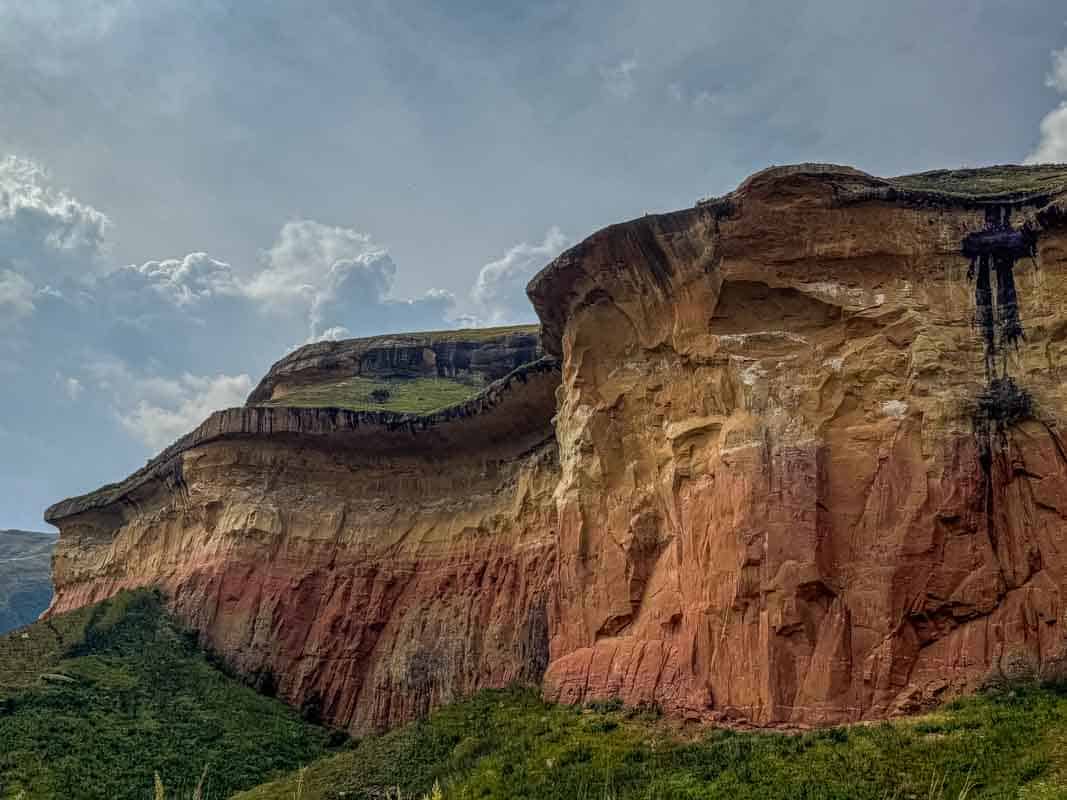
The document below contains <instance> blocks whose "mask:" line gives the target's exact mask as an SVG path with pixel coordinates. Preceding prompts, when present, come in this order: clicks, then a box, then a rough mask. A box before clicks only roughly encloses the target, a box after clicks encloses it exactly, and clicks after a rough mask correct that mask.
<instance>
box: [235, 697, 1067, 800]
mask: <svg viewBox="0 0 1067 800" xmlns="http://www.w3.org/2000/svg"><path fill="white" fill-rule="evenodd" d="M1065 768H1067V693H1063V692H1058V691H1055V690H1051V689H1039V688H1036V687H1029V688H1017V689H1014V690H1010V691H1008V690H1005V691H1003V692H1001V693H999V694H988V695H984V696H979V697H974V698H969V699H966V700H961V701H957V702H955V703H953V704H951V705H949V706H947V707H946V708H945V709H944V710H942V711H940V712H939V713H936V714H932V715H927V716H925V717H918V718H915V719H910V720H903V721H898V722H893V723H884V724H876V725H870V726H856V727H851V728H834V729H829V730H823V731H817V732H811V733H805V734H784V733H734V732H730V731H725V730H710V729H703V730H699V729H684V728H678V727H677V726H675V725H672V724H668V723H666V722H665V721H662V720H657V719H656V718H655V716H654V715H651V714H640V713H633V712H626V711H624V710H622V709H612V708H611V707H610V706H608V707H601V708H599V709H596V710H593V709H585V710H580V709H574V708H565V707H559V706H549V705H545V704H544V703H542V702H541V701H540V699H539V698H538V696H537V694H536V693H534V692H532V691H526V690H508V691H495V692H484V693H482V694H479V695H478V696H476V697H475V698H473V699H471V700H469V701H467V702H464V703H460V704H458V705H454V706H451V707H447V708H444V709H442V710H440V711H438V712H437V713H435V714H433V715H432V716H431V717H430V718H429V719H428V720H427V721H423V722H418V723H414V724H411V725H409V726H407V727H405V728H402V729H399V730H396V731H393V732H392V733H389V734H386V735H383V736H376V737H368V738H366V739H364V740H362V741H361V742H359V743H358V744H357V745H356V747H355V748H354V749H352V750H350V751H347V752H344V753H341V754H339V755H336V756H332V757H328V758H325V759H323V760H322V761H319V762H318V763H316V764H313V765H312V766H311V767H309V768H308V769H307V770H305V771H304V772H303V774H302V775H298V774H294V775H291V776H289V777H288V778H286V779H284V780H281V781H278V782H275V783H271V784H267V785H264V786H261V787H258V788H257V789H254V790H252V791H249V792H246V793H243V794H240V795H238V797H239V798H240V800H292V798H294V797H296V796H298V795H299V796H300V797H302V798H303V800H326V799H327V798H331V799H332V798H346V800H370V798H385V797H389V798H393V800H397V798H400V800H418V799H419V798H421V797H423V796H424V795H425V794H427V793H428V792H429V791H430V790H431V788H432V787H433V785H434V783H435V782H439V784H440V787H441V789H442V792H443V797H444V798H445V800H459V799H460V798H471V799H472V800H473V798H498V799H499V800H505V798H506V799H507V800H518V799H519V798H526V800H623V799H624V798H626V799H629V798H633V799H634V800H637V799H638V798H640V799H641V800H647V799H649V798H651V799H652V800H674V799H679V800H680V799H681V798H685V799H686V800H697V799H698V798H700V800H710V799H711V798H725V799H727V800H768V799H770V798H797V800H800V799H801V798H806V799H807V800H817V799H821V798H826V799H827V800H865V799H869V800H894V799H896V800H905V798H921V800H957V799H958V798H963V797H966V798H968V800H976V799H977V798H1013V799H1018V800H1037V798H1067V770H1065ZM298 787H299V788H298Z"/></svg>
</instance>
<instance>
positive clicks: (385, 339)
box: [248, 325, 542, 404]
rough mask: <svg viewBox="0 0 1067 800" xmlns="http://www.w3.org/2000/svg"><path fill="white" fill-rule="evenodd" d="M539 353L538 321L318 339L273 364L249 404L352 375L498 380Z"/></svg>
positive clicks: (262, 401)
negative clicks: (464, 329) (364, 336)
mask: <svg viewBox="0 0 1067 800" xmlns="http://www.w3.org/2000/svg"><path fill="white" fill-rule="evenodd" d="M541 355H542V353H541V340H540V336H539V335H538V330H537V326H536V325H515V326H512V327H507V328H485V329H482V330H466V331H440V332H437V333H400V334H390V335H388V336H373V337H370V338H367V339H345V340H342V341H337V342H316V343H314V344H309V345H305V346H303V347H301V348H299V349H297V350H294V351H293V352H292V353H290V354H289V355H287V356H286V357H285V358H283V359H282V360H281V361H279V362H278V363H277V364H275V365H274V366H273V367H271V369H270V372H268V373H267V374H266V376H264V378H263V380H261V381H260V382H259V385H258V386H256V388H255V389H253V390H252V394H251V395H249V397H248V402H249V403H250V404H256V403H265V402H268V401H284V400H285V397H286V395H288V394H289V393H290V392H292V391H293V390H294V389H297V388H299V387H302V386H307V385H309V384H319V383H324V382H327V381H329V380H332V379H336V378H338V377H342V378H347V377H351V376H354V375H361V376H365V377H386V378H397V377H403V378H418V377H433V376H440V377H450V378H454V377H462V376H465V375H469V376H476V377H479V378H481V379H483V380H485V381H487V382H488V381H495V380H499V379H500V378H503V377H504V376H505V375H507V374H508V373H509V372H511V371H512V370H513V369H516V368H518V367H521V366H522V365H523V364H528V363H530V362H531V361H536V360H537V359H538V358H540V357H541Z"/></svg>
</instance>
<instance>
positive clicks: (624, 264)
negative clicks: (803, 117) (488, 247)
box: [531, 167, 1067, 722]
mask: <svg viewBox="0 0 1067 800" xmlns="http://www.w3.org/2000/svg"><path fill="white" fill-rule="evenodd" d="M1051 201H1052V198H1049V197H1039V198H1036V199H1032V200H1030V201H1022V202H1018V203H1014V204H1012V203H1007V204H996V203H994V204H992V205H991V206H983V205H982V204H980V203H976V202H971V201H964V200H962V199H959V198H946V197H942V196H937V195H924V194H906V193H902V192H898V190H897V189H895V188H894V187H892V186H891V185H889V184H887V183H886V182H884V181H881V180H878V179H873V178H870V177H869V176H866V175H863V174H862V173H857V172H855V171H851V170H845V169H839V168H811V167H808V168H794V169H783V170H771V171H768V172H766V173H760V174H757V175H755V176H753V177H752V178H750V179H749V180H748V181H747V182H746V183H745V184H743V185H742V186H741V187H740V189H739V190H738V191H737V192H736V193H735V194H734V195H732V196H730V197H728V198H725V199H723V200H720V201H713V202H710V203H707V204H704V205H701V206H698V207H697V208H695V209H693V210H691V211H687V212H681V213H678V214H672V215H667V216H662V217H645V218H643V219H640V220H636V221H634V222H632V223H629V224H627V225H625V226H617V227H615V228H609V229H607V230H606V231H603V232H601V233H599V234H597V235H595V236H593V237H592V238H590V239H589V240H587V241H586V242H584V243H582V244H581V245H579V246H578V247H577V248H575V249H574V250H572V251H570V252H569V253H566V254H564V255H563V256H561V257H560V258H559V259H558V260H557V262H555V263H554V264H553V265H551V266H550V267H548V268H547V269H546V270H545V271H544V272H543V273H542V275H541V276H539V278H538V279H537V280H536V281H535V282H534V283H533V284H532V285H531V296H532V298H533V300H534V303H535V305H536V307H537V309H538V311H539V313H540V314H541V317H542V320H543V322H544V324H545V328H546V331H547V332H548V338H547V340H546V347H547V349H548V350H549V351H551V352H554V353H557V354H559V355H561V356H562V359H563V389H562V391H561V393H560V395H561V398H562V405H561V408H560V411H559V420H560V424H559V427H558V430H557V435H558V438H559V446H560V462H561V465H562V476H561V480H560V484H559V486H558V488H557V490H556V496H557V512H558V514H559V521H560V531H559V553H558V559H559V564H560V567H559V582H558V585H557V593H556V596H555V598H556V599H555V602H554V605H553V607H552V614H551V619H550V621H551V625H550V629H551V631H552V639H551V661H550V665H549V669H548V673H547V675H546V678H545V693H546V694H547V695H548V696H549V697H550V698H552V699H559V700H564V701H568V702H578V701H581V700H583V699H586V698H590V697H600V696H605V695H616V694H617V695H619V696H621V697H622V698H623V699H624V700H626V701H627V702H630V703H640V702H655V703H658V704H660V705H662V706H664V707H665V708H667V709H670V710H672V711H674V712H675V713H679V714H687V715H694V716H712V717H719V716H726V717H734V718H738V717H741V718H746V719H749V720H753V721H757V722H830V721H835V722H836V721H847V720H856V719H860V718H867V717H877V716H881V715H884V714H888V713H892V712H896V711H902V710H908V709H912V708H915V707H917V706H918V705H920V704H922V703H925V702H929V701H931V700H934V699H936V698H937V697H938V696H940V695H943V694H944V693H945V692H954V691H958V690H961V689H963V688H965V687H967V686H971V685H974V684H975V683H977V682H979V681H981V680H984V679H985V678H986V677H987V676H989V675H990V674H992V675H994V676H996V675H1000V674H1010V675H1032V674H1036V673H1037V672H1039V671H1040V670H1043V669H1044V670H1046V671H1048V670H1052V669H1056V668H1058V666H1057V665H1058V663H1059V662H1060V661H1061V660H1062V658H1063V653H1064V619H1063V611H1064V605H1063V591H1064V588H1065V587H1067V558H1065V557H1064V553H1065V552H1067V550H1065V546H1067V522H1065V519H1067V515H1065V513H1064V512H1065V511H1067V471H1065V464H1067V461H1065V456H1064V452H1065V451H1064V444H1063V441H1062V438H1061V433H1060V430H1059V427H1060V426H1061V425H1062V423H1063V420H1064V419H1067V389H1065V385H1064V377H1065V370H1064V361H1063V354H1064V349H1065V348H1067V306H1065V304H1064V303H1063V302H1062V298H1063V297H1064V296H1065V295H1064V292H1065V291H1067V235H1065V233H1064V230H1063V228H1060V227H1055V226H1054V225H1052V224H1050V225H1049V226H1048V228H1047V229H1044V230H1041V232H1040V234H1039V235H1038V234H1037V233H1036V230H1037V229H1038V228H1040V227H1041V226H1042V220H1044V221H1045V222H1046V223H1048V222H1051V217H1052V216H1053V215H1052V214H1051V211H1052V210H1054V209H1055V207H1056V206H1055V205H1052V206H1048V205H1047V204H1048V203H1049V202H1051ZM1040 208H1045V209H1046V211H1045V213H1044V214H1043V215H1041V217H1040V219H1039V214H1038V209H1040ZM965 251H966V252H965ZM991 270H992V271H994V272H995V273H996V274H995V276H993V278H991V274H990V273H991ZM994 278H995V280H994ZM991 280H992V281H993V282H995V283H996V284H997V288H996V297H995V298H994V297H993V296H992V293H991V290H990V286H991ZM1009 284H1010V285H1009Z"/></svg>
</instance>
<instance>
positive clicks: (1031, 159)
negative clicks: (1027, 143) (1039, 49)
mask: <svg viewBox="0 0 1067 800" xmlns="http://www.w3.org/2000/svg"><path fill="white" fill-rule="evenodd" d="M1045 85H1046V86H1048V87H1049V88H1052V89H1055V90H1056V91H1057V92H1059V93H1060V94H1064V95H1067V47H1065V48H1063V49H1062V50H1056V51H1053V53H1052V71H1051V72H1049V74H1048V75H1047V76H1046V78H1045ZM1061 162H1067V100H1065V101H1063V102H1061V103H1060V105H1059V107H1058V108H1055V109H1053V110H1052V111H1050V112H1049V113H1048V114H1046V115H1045V118H1044V119H1042V120H1041V141H1040V142H1039V143H1038V145H1037V149H1035V150H1034V151H1033V152H1032V153H1031V154H1030V155H1028V156H1027V157H1026V160H1025V163H1027V164H1055V163H1061Z"/></svg>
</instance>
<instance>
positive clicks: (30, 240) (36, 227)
mask: <svg viewBox="0 0 1067 800" xmlns="http://www.w3.org/2000/svg"><path fill="white" fill-rule="evenodd" d="M109 227H110V221H109V220H108V218H107V216H106V215H105V214H103V213H102V212H100V211H98V210H96V209H95V208H93V207H92V206H90V205H86V204H85V203H82V202H80V201H79V200H77V199H75V198H74V197H72V196H71V195H69V194H68V193H67V192H65V191H63V190H62V189H59V188H57V187H56V186H55V185H54V183H53V182H52V179H51V176H50V175H49V174H48V173H47V172H46V171H45V169H44V168H43V167H41V165H39V164H37V163H36V162H34V161H29V160H27V159H23V158H17V157H16V156H11V155H9V156H7V157H5V158H3V159H2V160H0V259H6V260H8V262H9V263H8V265H7V266H10V267H12V268H14V269H16V270H18V271H19V272H21V273H22V274H23V275H24V276H26V277H27V278H36V279H38V280H40V282H46V281H47V280H48V279H49V278H55V277H59V276H64V275H71V276H80V275H85V274H88V273H91V272H93V271H96V270H99V269H100V268H101V265H102V262H101V256H102V255H103V254H104V253H105V251H106V235H107V231H108V228H109Z"/></svg>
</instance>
